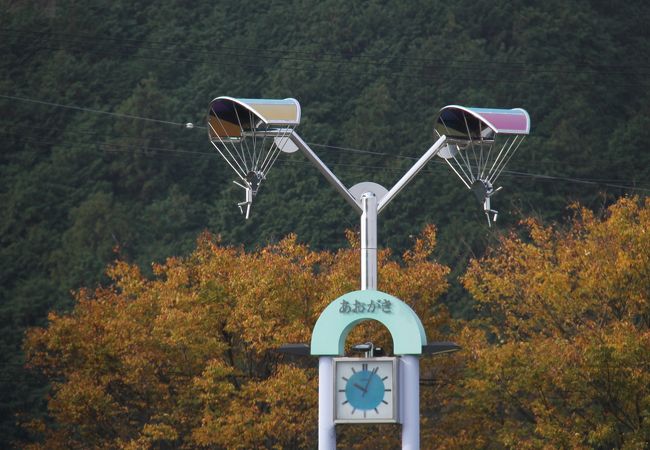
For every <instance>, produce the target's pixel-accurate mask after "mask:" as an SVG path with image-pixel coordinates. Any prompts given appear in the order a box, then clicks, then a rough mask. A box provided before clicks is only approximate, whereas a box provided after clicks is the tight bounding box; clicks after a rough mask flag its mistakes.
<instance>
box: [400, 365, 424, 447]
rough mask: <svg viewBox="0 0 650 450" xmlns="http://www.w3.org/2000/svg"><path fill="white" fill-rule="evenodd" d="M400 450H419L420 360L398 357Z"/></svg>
mask: <svg viewBox="0 0 650 450" xmlns="http://www.w3.org/2000/svg"><path fill="white" fill-rule="evenodd" d="M399 383H400V393H401V403H402V410H401V412H402V415H401V416H402V450H420V360H419V359H418V357H417V356H415V355H402V356H400V380H399Z"/></svg>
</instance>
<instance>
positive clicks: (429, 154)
mask: <svg viewBox="0 0 650 450" xmlns="http://www.w3.org/2000/svg"><path fill="white" fill-rule="evenodd" d="M446 140H447V136H445V135H442V136H440V138H439V139H438V140H437V141H436V142H435V143H434V144H433V145H432V146H431V147H430V148H429V150H427V151H426V153H425V154H424V155H422V156H421V157H420V159H418V161H417V162H416V163H415V164H413V166H412V167H411V168H410V169H409V171H408V172H406V173H405V174H404V176H403V177H402V178H400V180H399V181H398V182H397V183H395V186H393V187H392V188H391V190H390V191H388V193H387V194H386V195H384V196H383V197H382V198H381V200H379V204H378V205H377V213H380V212H381V211H382V210H383V209H384V208H385V207H386V205H388V203H390V201H391V200H392V199H393V198H395V196H396V195H397V194H399V193H400V192H401V191H402V189H404V187H406V185H407V184H408V183H409V182H410V181H411V180H412V179H413V177H415V176H416V175H417V174H418V172H419V171H420V170H422V168H423V167H424V166H425V165H426V163H428V162H429V160H430V159H431V158H433V157H434V156H436V155H437V154H438V152H439V151H440V149H441V148H442V146H443V145H444V144H445V142H446Z"/></svg>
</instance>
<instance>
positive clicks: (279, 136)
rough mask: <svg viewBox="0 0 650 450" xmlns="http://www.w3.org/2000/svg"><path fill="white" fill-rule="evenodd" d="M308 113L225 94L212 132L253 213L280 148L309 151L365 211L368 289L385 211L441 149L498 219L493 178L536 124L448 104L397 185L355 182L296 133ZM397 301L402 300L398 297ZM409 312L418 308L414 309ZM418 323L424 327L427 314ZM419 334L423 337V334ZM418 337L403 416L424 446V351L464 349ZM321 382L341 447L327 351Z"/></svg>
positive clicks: (322, 434) (411, 435) (403, 363)
mask: <svg viewBox="0 0 650 450" xmlns="http://www.w3.org/2000/svg"><path fill="white" fill-rule="evenodd" d="M300 115H301V110H300V105H299V103H298V102H297V101H296V100H295V99H283V100H269V99H237V98H232V97H218V98H216V99H214V100H213V101H212V102H211V104H210V111H209V113H208V135H209V138H210V141H211V142H212V144H213V145H214V146H215V148H216V149H217V151H218V152H219V154H220V155H221V156H222V157H223V158H224V159H225V160H226V161H227V162H228V164H229V165H230V166H231V168H232V169H233V170H234V171H235V173H236V174H237V176H238V177H239V179H238V180H237V181H235V184H237V185H238V186H241V187H242V188H244V189H245V194H246V196H245V201H244V202H242V203H239V207H240V208H241V209H242V212H244V207H245V214H246V217H247V218H248V216H249V213H250V207H251V204H252V202H253V198H254V196H255V195H256V193H257V191H258V188H259V186H260V184H261V182H262V181H263V180H264V179H265V177H266V174H267V173H268V171H269V170H270V168H271V166H272V165H273V163H274V162H275V160H276V159H277V157H278V155H279V154H280V152H285V153H293V152H295V151H297V150H301V151H302V153H303V154H304V155H305V156H306V157H307V159H309V161H311V162H312V164H313V165H314V166H315V167H316V168H317V169H318V170H319V171H320V172H321V174H323V176H324V177H325V179H326V180H327V181H328V182H329V183H330V184H331V185H332V187H334V189H335V190H336V191H337V192H338V193H339V194H340V195H341V196H342V197H343V198H344V200H345V201H347V202H348V204H349V205H350V206H351V207H352V208H353V209H354V210H355V211H356V212H357V213H358V214H359V215H360V224H361V290H362V291H376V290H377V217H378V215H379V213H381V212H382V211H383V210H384V208H386V206H387V205H388V204H389V203H390V202H391V201H392V200H393V199H394V198H395V197H396V196H397V194H399V193H400V192H401V191H402V189H404V187H406V185H407V184H408V183H409V182H410V181H411V180H412V179H413V178H414V177H415V176H416V175H417V174H418V172H419V171H420V170H422V168H423V167H424V166H425V165H426V164H427V162H429V161H430V160H431V159H432V158H433V157H434V156H436V155H439V156H441V157H442V158H444V159H445V161H446V162H447V163H448V164H449V166H450V167H451V169H452V170H453V171H454V173H456V175H458V177H459V178H460V179H461V180H462V182H463V183H464V184H465V186H466V187H467V188H468V189H471V190H473V191H474V192H475V193H476V195H477V197H478V199H479V203H482V204H483V208H484V211H485V213H486V216H487V218H488V223H491V222H492V221H493V220H496V211H494V210H492V209H491V207H490V197H491V196H492V195H493V194H494V193H496V192H497V191H498V190H499V189H500V188H496V189H494V188H493V184H494V182H495V181H496V178H497V177H498V176H499V174H500V173H501V171H502V170H503V167H504V166H505V164H507V162H508V161H509V159H510V158H511V157H512V155H513V154H514V152H515V151H516V150H517V148H518V147H519V145H520V144H521V142H522V140H523V138H524V136H525V135H527V134H528V133H529V130H530V119H529V117H528V114H527V113H526V111H524V110H523V109H518V108H517V109H510V110H504V109H485V108H465V107H462V106H457V105H451V106H447V107H445V108H442V110H441V111H440V114H439V116H438V119H437V120H436V123H435V126H434V134H435V135H436V136H437V140H436V142H435V143H434V144H433V145H432V146H431V147H430V148H429V149H428V150H427V151H426V152H425V153H424V154H423V155H422V156H421V157H420V159H419V160H418V161H417V162H416V163H415V164H414V165H413V166H412V167H411V168H410V169H409V170H408V171H407V172H406V173H405V174H404V176H402V178H401V179H400V180H399V181H398V182H397V183H396V184H395V185H394V186H393V187H392V188H391V189H390V190H387V189H386V188H384V187H383V186H381V185H379V184H376V183H372V182H362V183H359V184H356V185H355V186H353V187H351V188H350V189H348V188H346V187H345V185H344V184H343V183H341V181H340V180H339V179H338V178H337V177H336V175H334V173H333V172H332V171H331V170H330V169H329V168H328V167H327V166H326V165H325V163H323V162H322V161H321V160H320V158H319V157H318V156H317V155H316V153H315V152H314V151H313V150H312V149H311V148H310V147H309V145H307V143H305V141H303V139H302V138H301V137H300V136H299V135H298V134H297V133H296V132H295V130H294V128H295V126H296V125H298V124H299V123H300ZM499 134H503V135H506V136H508V138H507V139H506V140H505V142H502V143H501V144H500V145H496V146H495V143H497V136H498V135H499ZM394 301H396V302H400V301H399V300H398V299H394ZM403 307H404V308H408V307H407V306H403ZM328 308H329V307H328ZM408 311H410V313H411V314H413V315H414V313H413V311H412V310H410V309H409V310H408ZM321 317H323V316H321ZM416 319H417V317H416ZM319 321H320V319H319ZM416 322H417V323H419V324H420V327H421V323H420V322H419V319H417V320H416ZM333 326H334V325H333ZM316 327H318V323H317V324H316ZM421 331H422V334H421V335H420V336H421V337H423V336H424V334H423V333H424V330H423V329H422V330H421ZM314 334H316V329H315V331H314ZM345 335H346V332H345V331H342V332H341V334H340V336H345ZM415 336H416V338H417V334H416V335H415ZM312 339H313V338H312ZM410 340H411V341H413V339H410ZM415 343H416V344H417V345H418V348H417V350H412V351H407V352H403V353H402V356H401V357H400V365H399V377H398V378H399V385H400V393H401V395H400V397H399V399H400V400H399V402H400V414H399V417H400V420H401V423H402V449H408V450H416V449H419V448H420V403H419V402H420V392H419V376H420V375H419V374H420V366H419V359H418V356H417V355H419V354H422V353H429V354H436V353H445V352H450V351H455V350H457V349H458V347H457V346H455V344H450V343H438V344H435V345H438V346H437V347H436V346H435V345H434V346H433V347H432V346H427V345H426V343H422V347H421V348H420V346H419V345H420V342H417V339H416V342H415ZM440 344H443V345H442V346H440ZM290 350H291V351H293V352H296V353H300V354H305V353H306V349H305V347H304V346H299V347H293V348H292V349H290ZM313 350H314V349H313V341H312V352H311V354H312V355H314V354H320V355H330V354H333V353H314V351H313ZM339 351H341V350H340V349H339ZM395 353H396V354H397V352H395ZM318 389H319V391H318V392H319V409H318V423H319V428H318V448H319V449H320V450H334V449H335V448H336V433H335V428H334V420H333V418H334V411H333V401H332V399H333V398H334V392H333V389H334V388H333V357H332V356H319V387H318Z"/></svg>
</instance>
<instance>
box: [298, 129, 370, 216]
mask: <svg viewBox="0 0 650 450" xmlns="http://www.w3.org/2000/svg"><path fill="white" fill-rule="evenodd" d="M289 139H291V141H292V142H293V143H294V144H296V146H297V147H298V148H299V149H300V150H301V151H302V152H303V153H304V154H305V156H306V157H307V159H309V160H310V161H311V162H312V163H313V164H314V165H315V166H316V168H317V169H318V170H319V171H320V173H322V174H323V176H324V177H325V179H326V180H327V181H329V183H330V184H331V185H332V186H333V187H334V189H336V190H337V191H338V193H339V194H341V195H342V196H343V198H344V199H345V201H347V202H348V203H349V204H350V206H352V207H353V208H354V210H355V211H356V212H358V213H361V206H359V203H358V202H357V200H356V199H355V198H354V197H353V196H352V194H350V192H349V191H348V189H347V188H346V187H345V185H344V184H343V183H341V180H339V179H338V178H336V175H334V174H333V173H332V171H331V170H330V169H329V168H328V167H327V166H326V165H325V163H324V162H323V161H321V160H320V158H319V157H318V155H316V153H314V151H313V150H312V149H311V148H310V147H309V146H308V145H307V143H306V142H305V141H303V140H302V138H301V137H300V136H298V133H296V132H295V131H294V132H292V133H291V134H290V135H289Z"/></svg>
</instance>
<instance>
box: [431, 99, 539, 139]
mask: <svg viewBox="0 0 650 450" xmlns="http://www.w3.org/2000/svg"><path fill="white" fill-rule="evenodd" d="M434 128H435V131H436V133H437V134H438V136H442V135H443V134H444V135H446V136H447V137H448V138H450V139H459V140H464V141H480V140H489V139H494V136H495V135H496V134H520V135H527V134H528V133H530V117H529V116H528V113H527V112H526V111H525V110H523V109H521V108H514V109H494V108H467V107H465V106H458V105H449V106H445V107H444V108H442V109H441V110H440V114H439V115H438V119H437V120H436V124H435V127H434Z"/></svg>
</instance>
